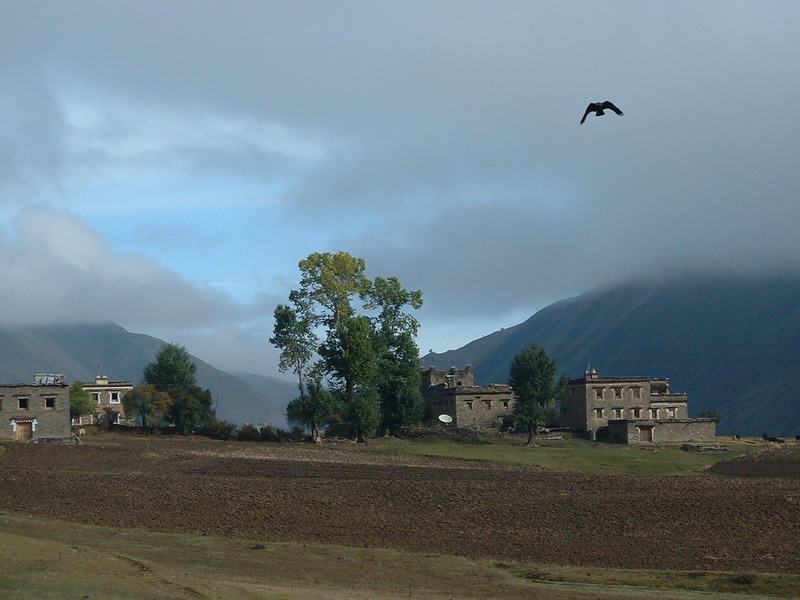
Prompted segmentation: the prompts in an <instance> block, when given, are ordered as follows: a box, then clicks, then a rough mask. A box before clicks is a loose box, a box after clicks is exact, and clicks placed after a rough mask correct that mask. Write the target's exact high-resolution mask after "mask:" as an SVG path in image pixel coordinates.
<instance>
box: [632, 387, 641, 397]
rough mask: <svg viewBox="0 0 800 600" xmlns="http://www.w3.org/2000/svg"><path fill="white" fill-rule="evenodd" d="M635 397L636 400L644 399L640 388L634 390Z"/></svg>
mask: <svg viewBox="0 0 800 600" xmlns="http://www.w3.org/2000/svg"><path fill="white" fill-rule="evenodd" d="M633 397H634V398H641V397H642V388H638V387H635V388H633Z"/></svg>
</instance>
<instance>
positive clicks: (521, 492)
mask: <svg viewBox="0 0 800 600" xmlns="http://www.w3.org/2000/svg"><path fill="white" fill-rule="evenodd" d="M799 460H800V449H798V448H797V447H796V446H793V447H791V448H788V447H787V448H780V449H775V450H773V451H770V452H768V453H760V454H756V455H754V456H750V457H748V458H743V459H739V460H737V461H735V465H734V466H728V467H726V466H725V465H721V466H719V467H717V468H716V469H715V471H717V472H720V473H727V472H729V471H730V472H731V473H732V474H734V475H735V476H704V477H656V476H599V475H584V474H579V473H563V472H554V471H549V470H544V469H537V468H522V467H509V466H496V465H480V464H476V463H467V462H461V461H455V460H441V459H432V458H423V457H402V456H382V455H378V454H374V453H370V452H352V451H344V450H341V449H337V448H336V447H335V446H333V445H324V446H323V447H308V446H305V445H300V444H291V445H267V444H243V443H239V444H232V443H214V442H179V441H175V440H155V439H154V440H143V439H131V440H130V441H117V442H115V443H113V444H111V443H107V444H104V445H100V444H98V443H87V444H82V445H76V446H71V445H70V446H67V445H50V444H0V510H4V511H12V512H19V513H23V514H28V515H46V516H50V517H54V518H58V519H63V520H68V521H76V522H84V523H92V524H97V525H110V526H122V527H126V526H127V527H137V528H139V527H142V528H148V529H153V530H161V531H178V532H190V533H205V534H209V535H220V536H231V537H243V538H249V539H254V540H265V541H266V540H270V541H299V542H316V543H330V544H340V545H345V546H363V547H385V548H396V549H403V550H412V551H422V552H431V553H436V554H460V555H465V556H469V557H487V558H495V559H498V560H519V561H525V562H539V563H550V564H561V565H575V566H593V567H616V568H644V569H650V568H652V569H680V570H697V569H702V570H728V571H741V572H749V571H760V572H794V573H797V572H800V478H798V471H797V466H798V464H800V463H799V462H798V461H799ZM726 469H727V470H726ZM765 473H767V474H769V475H773V476H771V477H766V478H765V477H763V475H764V474H765ZM748 475H761V476H760V477H758V478H756V477H750V476H748ZM774 475H789V476H783V477H779V476H774Z"/></svg>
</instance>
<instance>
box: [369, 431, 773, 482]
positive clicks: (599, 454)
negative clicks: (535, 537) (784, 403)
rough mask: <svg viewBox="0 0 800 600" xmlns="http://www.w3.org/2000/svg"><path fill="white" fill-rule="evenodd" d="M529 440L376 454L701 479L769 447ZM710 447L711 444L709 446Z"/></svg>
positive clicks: (432, 442) (393, 442)
mask: <svg viewBox="0 0 800 600" xmlns="http://www.w3.org/2000/svg"><path fill="white" fill-rule="evenodd" d="M526 439H527V438H526V437H525V436H511V437H506V438H503V439H495V440H491V441H489V442H488V443H463V442H456V441H453V440H452V439H449V438H444V437H439V436H429V437H427V438H426V439H424V440H415V441H407V440H398V439H394V438H384V439H382V440H378V441H377V443H376V444H374V445H375V448H374V450H375V451H379V452H388V453H402V454H419V455H425V456H437V457H446V458H456V459H463V460H482V461H493V462H498V463H508V464H519V465H536V466H540V467H546V468H549V469H555V470H561V471H566V470H572V471H581V472H584V473H593V474H607V475H624V474H648V475H699V474H705V473H706V471H707V469H708V468H709V467H710V466H712V465H714V464H715V463H717V462H719V461H720V460H728V459H731V458H734V457H735V456H739V455H742V454H746V453H748V452H752V451H753V450H756V449H759V448H761V447H763V444H761V445H759V444H757V443H755V442H753V441H750V442H747V441H732V440H731V441H730V442H728V441H722V440H720V441H719V442H718V443H719V444H720V445H722V446H724V447H727V448H728V450H729V451H728V452H713V453H711V452H709V453H701V452H686V451H684V450H681V444H666V445H660V446H627V445H623V444H606V443H596V442H591V441H589V440H582V439H562V440H546V439H540V440H539V441H538V446H537V447H535V448H528V447H525V446H524V445H523V444H524V441H525V440H526ZM707 445H709V444H707Z"/></svg>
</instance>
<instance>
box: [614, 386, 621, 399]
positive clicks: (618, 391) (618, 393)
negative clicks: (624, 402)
mask: <svg viewBox="0 0 800 600" xmlns="http://www.w3.org/2000/svg"><path fill="white" fill-rule="evenodd" d="M614 398H622V388H614Z"/></svg>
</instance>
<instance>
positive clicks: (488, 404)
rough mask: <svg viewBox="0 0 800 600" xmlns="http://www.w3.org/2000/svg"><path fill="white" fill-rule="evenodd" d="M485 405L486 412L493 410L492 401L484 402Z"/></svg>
mask: <svg viewBox="0 0 800 600" xmlns="http://www.w3.org/2000/svg"><path fill="white" fill-rule="evenodd" d="M483 403H484V404H485V405H486V410H492V401H491V400H484V401H483Z"/></svg>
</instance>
